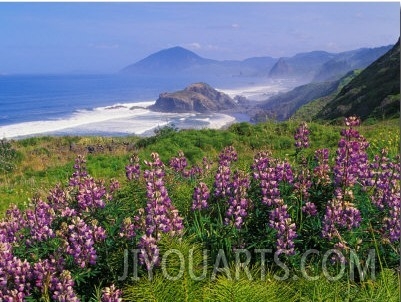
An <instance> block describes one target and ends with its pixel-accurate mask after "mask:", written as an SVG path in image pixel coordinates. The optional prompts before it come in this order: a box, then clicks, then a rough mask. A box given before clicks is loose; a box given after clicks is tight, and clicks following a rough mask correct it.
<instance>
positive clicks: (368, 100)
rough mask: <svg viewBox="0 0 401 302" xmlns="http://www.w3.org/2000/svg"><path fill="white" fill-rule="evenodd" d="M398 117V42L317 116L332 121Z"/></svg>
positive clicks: (345, 87)
mask: <svg viewBox="0 0 401 302" xmlns="http://www.w3.org/2000/svg"><path fill="white" fill-rule="evenodd" d="M399 114H400V40H398V42H397V43H396V44H395V45H394V47H393V48H392V49H391V50H390V51H388V52H387V53H386V54H384V55H383V56H382V57H380V58H379V59H378V60H376V61H375V62H373V63H372V64H371V65H369V66H368V67H367V68H366V69H364V70H363V71H362V72H361V73H360V74H359V75H358V76H357V77H355V78H354V79H353V80H352V81H351V82H350V83H349V84H348V85H346V86H344V88H343V89H342V90H341V91H340V92H339V94H338V95H337V96H336V97H335V98H334V99H333V100H332V101H331V102H329V103H328V104H327V105H326V106H325V107H324V108H323V109H322V110H321V111H320V112H319V113H318V114H317V118H318V119H325V120H332V119H337V118H341V117H344V116H349V115H357V116H359V117H360V118H361V119H363V120H364V119H367V118H369V117H372V118H380V119H382V118H392V117H397V116H399Z"/></svg>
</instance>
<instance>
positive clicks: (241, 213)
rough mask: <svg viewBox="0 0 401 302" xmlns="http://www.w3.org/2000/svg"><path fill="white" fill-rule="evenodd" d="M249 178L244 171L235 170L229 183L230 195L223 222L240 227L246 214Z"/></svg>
mask: <svg viewBox="0 0 401 302" xmlns="http://www.w3.org/2000/svg"><path fill="white" fill-rule="evenodd" d="M249 185H250V180H249V178H248V176H247V175H246V174H245V173H241V172H235V173H234V176H233V179H232V181H231V183H230V195H229V198H228V205H229V206H228V209H227V212H226V218H225V223H226V224H232V225H234V226H235V227H236V228H237V229H241V227H242V225H243V224H244V219H245V218H246V217H247V216H248V209H249V206H250V204H249V199H248V193H247V190H248V189H249Z"/></svg>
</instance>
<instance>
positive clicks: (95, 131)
mask: <svg viewBox="0 0 401 302" xmlns="http://www.w3.org/2000/svg"><path fill="white" fill-rule="evenodd" d="M216 89H217V90H219V91H222V92H224V93H226V94H228V95H230V96H231V97H234V96H236V95H241V96H248V97H249V96H252V99H250V100H251V101H252V102H255V103H257V102H258V101H259V100H260V99H263V98H266V95H270V94H275V93H277V92H280V91H283V90H286V89H287V87H286V85H283V83H271V82H267V83H266V84H265V85H262V84H260V83H258V84H251V85H249V86H243V87H238V88H231V89H224V88H223V89H219V88H216ZM155 102H156V100H147V101H138V102H135V101H132V102H127V103H125V102H116V103H114V104H110V105H107V106H101V107H95V108H92V109H85V110H76V111H74V112H73V113H71V114H69V115H68V116H65V117H62V118H57V119H47V120H39V121H28V122H20V123H14V124H9V125H4V126H0V138H6V139H23V138H27V137H35V136H48V135H50V136H67V135H78V136H108V137H111V136H129V135H137V136H152V135H153V134H154V130H155V129H157V128H160V127H163V126H166V125H172V124H174V126H175V127H176V128H178V129H203V128H211V129H223V128H227V127H229V126H230V125H232V124H234V123H237V122H249V121H250V117H249V116H248V115H247V114H246V113H244V112H235V111H234V112H233V111H223V112H216V113H210V114H201V113H194V112H189V113H162V112H155V111H151V110H150V109H148V108H147V107H149V106H150V105H153V104H155Z"/></svg>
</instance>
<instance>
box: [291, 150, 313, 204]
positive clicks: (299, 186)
mask: <svg viewBox="0 0 401 302" xmlns="http://www.w3.org/2000/svg"><path fill="white" fill-rule="evenodd" d="M311 186H312V181H311V176H310V172H309V169H308V166H307V162H306V159H305V158H301V167H300V169H299V173H298V175H297V176H296V181H295V183H294V192H296V193H298V194H299V198H300V200H302V201H303V202H305V203H306V202H308V201H309V196H310V193H309V189H310V187H311Z"/></svg>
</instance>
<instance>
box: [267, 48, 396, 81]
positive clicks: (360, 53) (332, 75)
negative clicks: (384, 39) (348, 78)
mask: <svg viewBox="0 0 401 302" xmlns="http://www.w3.org/2000/svg"><path fill="white" fill-rule="evenodd" d="M391 47H392V45H389V46H382V47H376V48H361V49H356V50H352V51H345V52H340V53H328V52H325V51H312V52H307V53H300V54H297V55H295V56H293V57H289V58H280V59H279V60H278V61H277V63H276V64H275V65H274V66H273V67H272V69H271V70H270V73H269V75H270V77H272V78H299V79H302V80H303V82H305V83H308V82H325V81H334V80H338V79H339V78H341V77H343V76H344V75H345V74H346V73H348V72H350V71H352V70H354V69H360V68H365V67H367V66H368V65H369V64H371V63H373V62H374V61H375V60H377V59H378V58H379V57H381V56H382V55H383V54H385V53H386V52H387V51H389V50H390V49H391Z"/></svg>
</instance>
